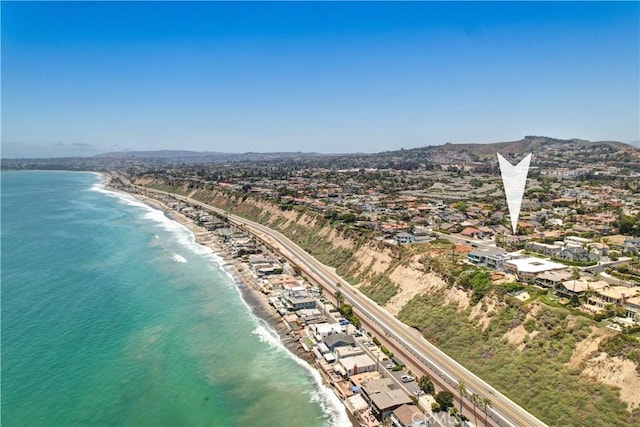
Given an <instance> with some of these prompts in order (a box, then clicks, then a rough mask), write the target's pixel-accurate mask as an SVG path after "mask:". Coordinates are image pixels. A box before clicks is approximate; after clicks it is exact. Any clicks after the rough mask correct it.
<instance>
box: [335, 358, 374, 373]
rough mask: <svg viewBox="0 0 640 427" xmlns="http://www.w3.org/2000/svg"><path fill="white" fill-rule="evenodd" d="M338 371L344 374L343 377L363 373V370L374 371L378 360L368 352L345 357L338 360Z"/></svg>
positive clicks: (336, 369) (336, 368)
mask: <svg viewBox="0 0 640 427" xmlns="http://www.w3.org/2000/svg"><path fill="white" fill-rule="evenodd" d="M334 369H335V371H336V372H339V373H341V374H342V376H343V377H350V376H352V375H357V374H362V373H363V372H373V371H375V370H376V361H375V360H373V359H372V358H371V357H369V356H368V355H366V354H361V355H358V356H352V357H345V358H344V359H340V360H338V363H337V365H336V367H335V368H334Z"/></svg>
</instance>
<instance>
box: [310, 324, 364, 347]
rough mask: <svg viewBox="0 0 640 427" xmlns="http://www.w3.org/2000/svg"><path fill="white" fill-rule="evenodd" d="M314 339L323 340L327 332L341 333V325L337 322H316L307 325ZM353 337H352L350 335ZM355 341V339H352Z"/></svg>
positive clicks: (327, 334)
mask: <svg viewBox="0 0 640 427" xmlns="http://www.w3.org/2000/svg"><path fill="white" fill-rule="evenodd" d="M309 330H310V331H311V333H312V334H313V336H314V338H315V339H316V341H318V342H320V341H323V340H324V339H325V338H326V337H327V336H329V334H341V333H342V326H341V325H339V324H338V323H316V324H314V325H310V326H309ZM352 339H353V337H352ZM354 343H355V341H354Z"/></svg>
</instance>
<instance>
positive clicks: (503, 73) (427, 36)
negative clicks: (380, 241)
mask: <svg viewBox="0 0 640 427" xmlns="http://www.w3.org/2000/svg"><path fill="white" fill-rule="evenodd" d="M0 8H1V12H2V15H1V19H2V28H1V36H2V157H3V158H16V157H22V158H25V157H67V156H74V157H75V156H92V155H95V154H100V153H105V152H112V151H148V150H191V151H216V152H225V153H245V152H278V151H279V152H296V151H300V152H319V153H357V152H361V153H373V152H380V151H389V150H397V149H400V148H405V149H409V148H415V147H423V146H429V145H440V144H444V143H446V142H452V143H490V142H502V141H513V140H518V139H521V138H522V137H524V136H525V135H545V136H549V137H554V138H558V139H571V138H579V139H587V140H591V141H598V140H613V141H620V142H624V143H631V142H633V141H637V140H640V123H639V119H638V118H639V117H640V99H639V97H640V95H639V94H640V83H639V80H640V79H639V78H638V77H639V76H640V53H639V52H640V17H639V16H640V5H639V4H638V3H637V2H629V3H601V2H593V3H592V2H568V3H554V2H495V3H484V2H452V3H440V2H424V3H413V2H409V3H346V4H345V3H296V2H293V3H243V2H240V3H218V2H196V3H191V2H187V3H173V2H166V3H165V2H159V3H155V2H136V3H129V2H113V3H108V2H107V3H104V2H69V3H56V2H39V3H33V2H2V3H1V4H0Z"/></svg>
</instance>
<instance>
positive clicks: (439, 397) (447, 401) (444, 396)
mask: <svg viewBox="0 0 640 427" xmlns="http://www.w3.org/2000/svg"><path fill="white" fill-rule="evenodd" d="M436 402H438V404H439V405H440V408H441V409H443V410H446V409H447V408H450V407H452V406H453V393H451V392H450V391H446V390H443V391H441V392H439V393H438V394H436Z"/></svg>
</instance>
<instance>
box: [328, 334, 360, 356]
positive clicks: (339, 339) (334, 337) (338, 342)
mask: <svg viewBox="0 0 640 427" xmlns="http://www.w3.org/2000/svg"><path fill="white" fill-rule="evenodd" d="M323 341H324V343H325V345H326V346H327V347H328V348H329V350H331V351H332V352H334V353H335V350H336V348H338V347H355V346H356V341H355V339H354V338H353V336H352V335H348V334H345V333H344V332H339V333H329V334H327V335H326V336H325V337H324V340H323Z"/></svg>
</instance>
